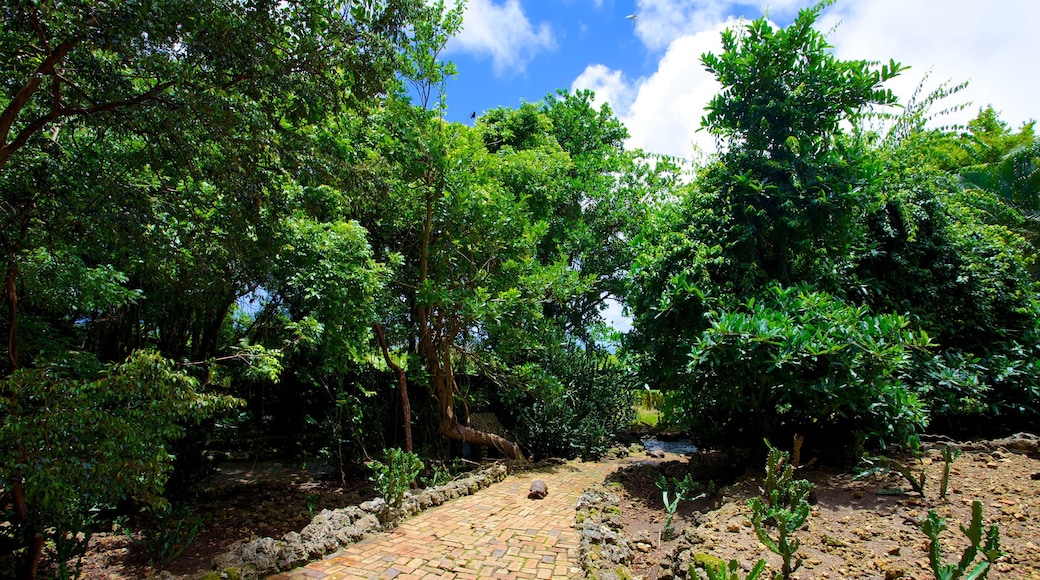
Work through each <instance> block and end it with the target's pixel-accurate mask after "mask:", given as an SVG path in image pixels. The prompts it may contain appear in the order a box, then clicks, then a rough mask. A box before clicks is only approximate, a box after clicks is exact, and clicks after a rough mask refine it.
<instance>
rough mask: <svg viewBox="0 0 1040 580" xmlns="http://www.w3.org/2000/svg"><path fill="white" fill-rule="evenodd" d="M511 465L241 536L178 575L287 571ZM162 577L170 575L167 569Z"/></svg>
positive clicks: (498, 476)
mask: <svg viewBox="0 0 1040 580" xmlns="http://www.w3.org/2000/svg"><path fill="white" fill-rule="evenodd" d="M508 473H509V466H508V465H507V464H505V463H495V464H492V465H490V466H488V467H484V468H482V469H480V470H479V471H477V472H476V473H474V474H472V475H469V476H467V477H464V478H461V479H457V480H454V481H451V482H448V483H446V484H444V485H440V486H437V487H433V488H427V489H422V490H415V491H409V492H407V493H406V494H405V497H404V499H403V500H402V501H401V505H400V507H398V508H393V507H391V506H390V505H388V504H387V503H386V501H384V500H383V498H376V499H374V500H372V501H367V502H364V503H362V504H360V505H356V506H350V507H346V508H340V509H334V510H322V511H321V513H319V514H318V515H316V516H314V518H313V519H312V520H311V523H310V524H308V525H307V526H306V527H305V528H303V530H301V531H299V532H289V533H287V534H285V535H284V536H282V537H281V538H280V539H275V538H270V537H268V538H258V539H255V540H250V541H248V542H239V543H237V544H235V545H233V547H232V548H231V550H229V551H228V552H225V553H223V554H221V555H219V556H217V557H215V558H214V559H213V568H214V570H213V571H211V572H199V573H197V574H193V575H189V576H183V577H180V578H181V579H182V580H188V579H197V580H218V579H225V578H226V579H228V580H253V579H257V578H263V577H265V576H268V575H271V574H274V573H276V572H284V571H286V570H291V569H293V568H296V567H298V566H303V565H305V564H307V563H309V562H312V561H315V560H320V559H321V558H323V557H325V556H326V555H328V554H331V553H333V552H335V551H337V550H339V549H341V548H345V547H347V546H350V545H352V544H355V543H357V542H359V541H361V540H362V539H364V538H365V537H367V536H369V535H371V534H373V533H376V532H382V531H388V530H391V529H393V528H395V527H396V526H397V524H399V523H400V522H401V521H402V520H404V519H406V518H408V517H411V516H414V515H417V514H419V513H421V512H422V511H424V510H426V509H429V508H431V507H434V506H439V505H442V504H444V503H445V502H448V501H451V500H453V499H458V498H460V497H463V496H467V495H472V494H474V493H476V492H477V491H479V490H481V489H484V488H486V487H488V486H490V485H491V484H493V483H497V482H499V481H502V480H503V479H505V477H506V475H508ZM158 578H159V579H163V580H165V579H171V578H174V576H173V575H172V574H170V573H168V572H165V573H162V574H160V575H159V576H158Z"/></svg>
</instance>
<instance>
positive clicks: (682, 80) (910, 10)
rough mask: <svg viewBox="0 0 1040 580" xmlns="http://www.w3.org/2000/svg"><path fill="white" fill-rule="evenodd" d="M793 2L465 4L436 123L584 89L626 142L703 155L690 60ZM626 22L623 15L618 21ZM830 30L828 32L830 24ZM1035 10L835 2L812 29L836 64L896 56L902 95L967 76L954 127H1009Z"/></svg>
mask: <svg viewBox="0 0 1040 580" xmlns="http://www.w3.org/2000/svg"><path fill="white" fill-rule="evenodd" d="M811 4H813V2H809V1H805V0H772V1H767V0H739V1H737V2H731V1H726V0H555V1H553V0H469V1H468V2H467V6H466V13H465V18H464V30H463V31H462V33H461V34H460V35H459V36H458V37H456V38H454V39H452V40H451V41H450V42H449V45H448V49H447V51H446V55H445V56H446V58H450V59H451V60H454V61H455V63H456V65H457V67H458V69H459V76H458V77H457V78H456V79H455V80H452V81H450V82H449V83H448V85H447V95H448V106H449V110H448V118H449V120H453V121H465V120H466V119H467V118H468V117H469V115H470V113H472V112H476V113H477V114H478V115H479V114H480V113H482V112H484V111H486V110H488V109H492V108H495V107H499V106H508V107H515V106H518V105H519V104H520V103H521V102H523V101H538V100H540V99H541V98H542V97H544V96H545V95H546V94H548V93H550V92H552V91H554V90H555V89H557V88H567V89H571V90H574V89H577V88H591V89H593V90H595V91H596V92H597V95H598V97H599V100H600V101H601V102H609V103H610V104H611V106H612V107H613V109H614V111H615V113H616V114H617V115H618V117H619V118H620V119H621V120H622V121H623V122H625V124H626V126H628V128H629V132H630V133H631V134H632V137H631V139H630V142H629V144H630V146H633V147H643V148H645V149H648V150H651V151H655V152H659V153H666V154H670V155H677V156H683V157H690V156H694V155H696V151H697V150H698V148H699V149H700V150H710V148H711V146H712V145H711V142H710V141H709V140H708V138H707V136H706V135H705V134H704V133H703V132H701V133H697V132H696V129H697V127H698V126H699V120H700V117H701V115H702V111H703V106H704V104H705V103H706V102H707V101H708V99H710V98H711V96H712V95H713V94H715V92H716V91H717V88H718V87H717V85H715V83H714V80H713V79H712V78H711V76H710V75H708V74H707V73H706V72H705V71H704V70H703V68H702V67H701V66H700V64H699V55H700V54H701V53H703V52H705V51H718V38H719V31H720V30H722V29H723V28H724V27H726V26H727V25H729V26H733V25H734V24H735V23H736V20H735V19H736V18H739V17H745V18H749V19H753V18H757V17H759V16H761V15H762V14H763V13H765V11H766V10H768V14H769V17H770V18H771V20H772V21H773V22H774V23H776V24H777V25H780V26H784V25H787V24H789V23H790V22H791V20H792V19H793V17H794V15H795V14H796V13H797V11H798V9H799V8H803V7H806V6H809V5H811ZM629 15H634V16H635V19H634V20H633V19H629V18H627V17H628V16H629ZM839 22H840V25H839ZM1037 22H1040V2H1036V0H990V1H983V0H839V2H838V3H837V4H836V5H834V6H832V7H830V8H828V9H826V10H825V12H824V16H823V18H822V20H821V23H820V28H821V29H823V30H830V29H832V28H834V27H835V26H836V25H837V28H835V29H834V31H833V32H831V33H830V36H829V40H830V42H831V44H833V45H834V47H835V48H834V50H835V53H836V54H837V55H838V56H839V57H841V58H865V59H872V60H884V61H886V62H887V60H888V59H889V58H894V59H896V60H897V61H900V62H902V63H903V64H906V65H910V66H911V67H912V68H911V69H910V70H909V71H907V72H905V73H904V74H903V76H902V77H901V78H899V79H896V81H894V82H893V83H892V84H891V86H892V88H893V89H894V90H895V91H896V92H897V93H898V94H900V95H901V96H903V97H904V99H905V98H908V97H909V96H910V95H911V94H912V93H913V91H914V89H915V88H916V87H917V86H918V85H919V84H920V83H921V80H922V78H923V77H924V75H925V74H926V73H928V72H929V71H930V73H931V74H930V77H929V80H928V82H927V83H926V84H925V86H926V87H927V88H928V89H931V88H934V87H935V86H936V85H937V84H938V83H939V82H942V81H946V80H950V81H953V82H955V83H956V82H961V81H970V85H969V87H968V89H967V90H965V91H964V92H962V93H961V94H960V95H959V96H958V97H957V98H956V99H955V101H952V102H951V103H950V104H955V103H964V102H968V101H970V102H972V103H973V104H972V105H971V106H970V107H969V108H968V110H967V111H965V112H963V113H961V114H960V116H955V117H952V118H951V120H953V121H965V120H967V119H968V118H970V117H971V116H973V115H974V114H975V112H977V110H978V108H979V107H980V106H984V105H986V104H993V105H994V106H995V107H996V108H997V109H998V110H999V111H1001V112H1002V118H1003V119H1004V120H1006V121H1008V122H1010V123H1011V124H1012V125H1014V126H1016V127H1017V126H1018V125H1020V124H1021V123H1022V122H1025V121H1027V120H1030V119H1034V118H1037V117H1040V106H1038V105H1037V103H1040V99H1037V96H1038V95H1040V75H1038V74H1037V73H1036V69H1035V65H1034V64H1033V60H1034V58H1035V57H1034V55H1037V54H1040V35H1038V34H1035V32H1034V31H1035V26H1036V23H1037Z"/></svg>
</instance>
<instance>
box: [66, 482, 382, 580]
mask: <svg viewBox="0 0 1040 580" xmlns="http://www.w3.org/2000/svg"><path fill="white" fill-rule="evenodd" d="M375 496H376V494H375V492H374V491H373V489H372V485H371V483H370V482H369V481H368V480H367V479H365V478H364V477H362V476H356V477H354V478H352V479H349V480H347V481H346V483H345V485H344V484H342V483H341V482H340V481H331V480H329V479H328V478H326V477H320V476H319V474H316V473H306V472H305V470H291V469H286V468H284V467H283V466H281V465H280V464H276V466H274V467H272V466H269V465H260V466H254V468H253V469H249V470H247V471H243V470H231V475H224V476H221V477H218V479H217V480H216V481H215V482H212V483H211V484H209V485H207V486H205V487H204V488H203V489H201V490H199V491H197V493H196V494H195V495H194V496H192V497H191V498H190V499H189V500H188V501H187V503H188V506H189V507H190V510H191V513H192V514H193V515H195V516H198V517H199V518H200V520H201V522H200V525H199V529H198V535H197V536H196V537H195V540H194V541H193V542H192V543H191V544H190V545H189V546H188V547H187V548H186V549H185V550H184V552H183V553H182V554H180V555H179V556H177V557H176V558H173V559H172V560H169V561H168V562H156V561H154V560H155V558H154V557H152V556H151V555H150V554H149V550H148V547H147V543H146V541H145V538H144V535H143V534H142V533H141V531H140V530H142V529H143V528H144V526H147V525H150V524H151V523H152V522H149V521H148V520H146V519H142V518H137V519H131V520H130V522H128V523H127V524H126V526H125V528H124V529H114V530H113V531H112V532H109V533H101V534H95V535H94V537H93V538H92V539H91V542H90V547H89V551H88V553H87V556H86V557H85V558H84V562H83V570H82V575H81V578H84V579H87V580H100V579H108V578H126V579H130V578H146V577H150V576H154V575H156V574H158V573H159V572H160V571H163V570H165V571H169V572H171V573H172V574H175V575H183V574H194V573H196V572H198V571H200V570H209V569H211V568H212V562H213V558H214V557H215V556H218V555H220V554H222V553H224V552H225V551H227V550H228V549H229V546H231V545H232V544H234V543H236V542H240V541H248V540H251V539H255V538H262V537H274V538H280V537H282V536H283V535H284V534H286V533H288V532H293V531H297V532H298V531H300V530H302V529H303V528H304V526H306V525H307V524H308V523H310V521H311V518H312V517H313V514H316V513H318V512H320V511H321V510H323V509H337V508H343V507H347V506H351V505H357V504H359V503H361V502H363V501H367V500H370V499H372V498H374V497H375ZM52 568H53V567H52Z"/></svg>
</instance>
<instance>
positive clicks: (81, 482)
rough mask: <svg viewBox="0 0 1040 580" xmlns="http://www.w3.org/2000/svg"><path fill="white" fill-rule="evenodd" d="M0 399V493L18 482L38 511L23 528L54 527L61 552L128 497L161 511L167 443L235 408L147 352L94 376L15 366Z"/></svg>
mask: <svg viewBox="0 0 1040 580" xmlns="http://www.w3.org/2000/svg"><path fill="white" fill-rule="evenodd" d="M0 393H2V396H3V398H2V399H0V404H2V405H3V406H2V407H0V413H2V416H3V418H4V421H3V424H2V427H0V449H2V451H0V454H2V456H0V458H2V461H0V487H3V488H5V489H12V486H13V485H14V482H16V481H22V482H23V485H24V489H25V495H26V502H27V504H28V505H29V506H32V509H33V513H34V519H33V520H32V521H31V522H28V523H23V525H28V526H33V527H35V528H36V529H49V530H53V537H54V538H55V539H56V543H57V545H58V546H59V548H60V549H62V550H64V548H63V546H66V545H67V538H74V537H75V536H74V534H75V533H78V532H81V531H85V530H86V529H87V527H86V526H87V525H86V524H84V523H83V522H85V521H86V519H85V518H87V517H88V516H89V514H90V511H91V510H94V509H98V508H107V507H111V506H114V505H116V504H118V503H120V502H124V501H127V500H136V501H138V502H142V503H144V504H147V505H156V506H160V507H161V506H163V505H164V502H165V500H164V499H163V497H162V492H163V485H164V483H165V482H166V478H167V477H168V475H169V472H170V467H171V461H172V459H173V456H172V455H171V453H170V445H171V444H172V443H173V441H175V440H176V439H178V438H179V437H181V436H182V435H183V433H184V424H185V423H189V422H197V421H200V420H201V419H203V418H206V417H209V416H211V415H213V414H216V413H218V412H220V411H222V410H225V409H228V408H230V407H232V406H234V405H235V404H236V401H235V400H233V399H231V398H229V397H225V396H219V395H212V394H205V393H202V392H200V391H199V385H198V382H197V381H196V380H195V379H193V378H191V377H190V376H188V375H187V374H186V373H184V372H183V371H182V370H180V369H178V368H176V367H175V366H174V365H173V363H172V362H170V361H169V360H167V359H165V358H163V357H162V356H160V355H158V354H156V353H155V352H146V351H138V352H135V353H134V354H133V355H131V356H130V357H129V358H128V359H127V360H126V361H125V362H123V363H122V364H118V365H112V366H110V367H109V368H107V369H105V370H104V371H103V372H102V373H100V374H99V376H97V377H94V378H91V379H87V378H77V377H73V376H70V373H69V372H68V370H67V369H64V368H62V367H61V366H59V365H55V366H51V367H47V368H42V369H21V370H19V371H17V372H15V373H13V374H11V375H9V376H7V377H6V378H5V379H4V380H3V381H2V382H0ZM64 551H65V552H69V551H68V550H64ZM69 553H71V552H69Z"/></svg>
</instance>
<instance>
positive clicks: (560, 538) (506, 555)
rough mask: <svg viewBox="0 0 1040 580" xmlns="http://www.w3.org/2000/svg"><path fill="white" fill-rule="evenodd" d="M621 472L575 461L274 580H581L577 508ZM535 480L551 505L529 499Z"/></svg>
mask: <svg viewBox="0 0 1040 580" xmlns="http://www.w3.org/2000/svg"><path fill="white" fill-rule="evenodd" d="M616 467H617V464H616V463H582V462H580V461H573V462H569V463H566V464H562V465H557V466H553V467H551V468H547V469H541V470H537V471H529V472H524V473H520V474H514V475H510V476H509V477H507V478H506V479H505V480H504V481H502V482H500V483H496V484H494V485H492V486H491V487H489V488H487V489H483V490H481V491H479V492H477V493H476V494H474V495H470V496H467V497H463V498H460V499H457V500H454V501H451V502H448V503H446V504H444V505H442V506H439V507H435V508H432V509H429V510H427V511H425V512H423V513H421V514H419V515H417V516H414V517H412V518H409V519H407V520H405V521H404V522H402V523H401V524H400V525H399V526H398V527H397V528H395V529H394V530H393V531H391V532H388V533H381V534H376V535H373V536H370V537H368V538H366V539H364V540H362V541H360V542H358V543H356V544H354V545H352V546H350V547H348V548H344V549H343V550H340V551H339V552H336V553H335V554H332V555H331V556H329V557H327V558H325V559H324V560H322V561H320V562H313V563H311V564H309V565H307V566H305V567H303V568H297V569H295V570H292V571H289V572H282V573H280V574H276V575H274V576H270V577H269V580H305V579H308V580H309V579H320V578H328V579H339V578H359V579H362V578H363V579H373V580H374V579H396V580H418V579H423V580H432V579H442V580H472V579H476V578H516V579H535V580H547V579H550V578H571V577H575V576H579V575H580V573H581V568H580V565H579V564H578V534H577V532H576V531H575V530H574V507H575V504H576V502H577V501H578V497H579V496H580V495H581V493H582V492H583V491H584V490H585V488H587V487H589V486H591V485H594V484H596V483H601V482H602V481H603V479H604V478H605V477H606V476H607V475H608V474H609V473H610V472H612V471H614V469H616ZM535 479H541V480H543V481H545V483H546V484H547V485H548V487H549V495H548V497H546V498H545V499H542V500H530V499H527V489H528V487H529V486H530V484H531V482H532V481H533V480H535Z"/></svg>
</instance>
